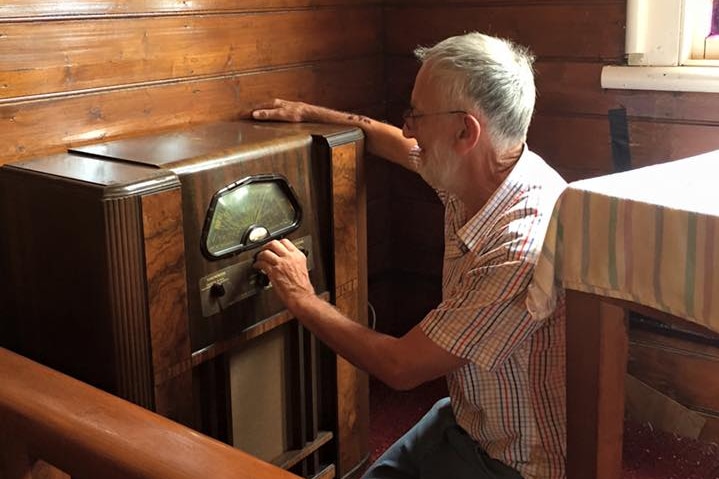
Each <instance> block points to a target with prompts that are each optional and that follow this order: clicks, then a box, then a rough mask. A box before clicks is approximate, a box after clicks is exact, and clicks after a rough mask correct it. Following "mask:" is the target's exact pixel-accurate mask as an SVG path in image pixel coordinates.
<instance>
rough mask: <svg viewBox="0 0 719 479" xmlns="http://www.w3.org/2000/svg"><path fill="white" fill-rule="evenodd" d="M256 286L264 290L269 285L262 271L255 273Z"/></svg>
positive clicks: (268, 280)
mask: <svg viewBox="0 0 719 479" xmlns="http://www.w3.org/2000/svg"><path fill="white" fill-rule="evenodd" d="M257 285H258V286H259V287H261V288H266V287H267V286H269V285H270V278H269V277H268V276H267V275H266V274H265V273H263V272H262V271H260V272H258V273H257Z"/></svg>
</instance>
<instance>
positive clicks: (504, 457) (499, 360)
mask: <svg viewBox="0 0 719 479" xmlns="http://www.w3.org/2000/svg"><path fill="white" fill-rule="evenodd" d="M565 186H566V183H565V182H564V180H563V179H562V178H561V177H560V176H559V175H558V174H557V173H556V172H555V171H554V170H553V169H552V168H550V167H549V166H548V165H547V164H546V163H545V162H544V161H543V160H542V159H541V158H540V157H539V156H537V155H536V154H534V153H532V152H530V151H528V150H527V149H526V147H525V151H524V152H523V154H522V156H521V157H520V159H519V160H518V162H517V164H516V165H515V167H514V168H513V170H512V171H511V173H510V174H509V176H508V177H507V178H506V180H505V181H504V182H503V183H502V185H501V186H500V187H499V188H498V189H497V191H496V192H495V193H494V194H493V196H492V197H491V198H490V200H489V201H488V202H487V204H486V205H485V206H484V207H483V208H482V210H480V211H479V212H478V213H477V214H476V215H474V216H473V217H472V218H467V217H466V212H465V208H464V206H463V204H462V202H461V201H460V200H459V199H458V198H456V197H453V196H450V195H446V194H444V193H442V192H440V193H439V194H440V197H441V198H442V201H443V202H444V204H445V208H446V212H445V254H444V271H443V284H442V302H441V304H440V305H439V306H437V308H435V309H434V310H432V311H431V312H430V313H429V314H428V315H427V316H426V317H425V318H424V319H423V320H422V323H421V327H422V330H423V331H424V332H425V334H426V335H427V336H428V337H429V338H430V339H431V340H433V341H434V342H435V343H437V344H438V345H439V346H441V347H442V348H444V349H445V350H447V351H449V352H450V353H452V354H454V355H456V356H459V357H462V358H465V359H467V360H468V361H469V362H468V363H467V364H466V365H465V366H463V367H462V368H460V369H459V370H457V371H454V372H452V373H451V374H449V375H448V376H447V383H448V387H449V393H450V397H451V400H452V407H453V410H454V412H455V415H456V418H457V422H458V423H459V425H460V426H462V427H463V428H464V429H465V430H466V431H467V432H468V433H469V434H470V435H471V436H472V437H473V438H474V439H475V440H476V441H477V442H478V443H479V445H480V447H482V448H483V449H484V450H485V451H486V452H487V453H488V454H489V455H490V456H491V457H493V458H495V459H498V460H500V461H502V462H504V463H506V464H508V465H510V466H511V467H513V468H515V469H517V470H518V471H519V472H520V473H521V474H522V475H523V476H524V477H525V478H527V479H529V478H532V479H534V478H542V479H558V478H564V477H565V458H566V412H565V411H566V407H565V382H566V373H565V365H564V360H565V343H564V321H565V317H564V301H563V299H564V298H563V292H559V294H560V297H559V298H558V299H557V305H558V306H557V309H556V310H555V312H554V314H553V315H552V316H550V317H549V318H545V319H538V318H534V317H532V315H531V314H530V313H529V311H528V309H527V305H526V300H527V286H528V285H529V283H530V281H531V279H532V274H533V272H534V266H535V264H536V262H537V259H538V257H539V253H540V252H541V248H542V242H543V240H544V235H545V233H546V228H547V223H548V221H549V217H550V216H551V213H552V210H553V207H554V204H555V202H556V199H557V197H558V196H559V194H560V193H561V191H562V190H563V189H564V187H565Z"/></svg>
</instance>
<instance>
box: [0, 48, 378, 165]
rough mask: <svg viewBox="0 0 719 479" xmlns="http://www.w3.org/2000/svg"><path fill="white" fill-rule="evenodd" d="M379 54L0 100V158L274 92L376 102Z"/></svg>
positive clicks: (228, 109)
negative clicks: (33, 98)
mask: <svg viewBox="0 0 719 479" xmlns="http://www.w3.org/2000/svg"><path fill="white" fill-rule="evenodd" d="M380 68H381V64H380V60H379V59H376V58H372V57H368V58H359V59H353V60H348V61H338V62H325V63H321V64H316V65H304V66H300V67H295V68H287V69H283V70H280V71H265V72H254V73H248V74H242V75H233V76H227V77H221V78H210V79H206V80H196V81H186V82H177V83H171V82H170V83H164V84H161V85H153V86H146V87H143V88H123V89H119V90H113V91H106V92H94V93H89V94H81V95H66V96H61V97H58V98H53V99H51V100H36V101H24V102H18V103H6V104H3V105H0V160H2V162H7V161H10V160H14V159H20V158H26V157H30V156H37V155H40V154H45V153H48V152H52V151H57V150H60V149H62V148H64V147H65V146H68V145H78V144H84V143H91V142H97V141H99V140H102V139H104V138H112V137H119V136H124V135H131V134H137V133H141V132H146V131H149V130H154V129H159V128H167V127H173V126H179V125H183V124H189V123H202V122H209V121H213V120H220V119H224V120H228V119H233V118H238V117H241V116H243V115H247V114H248V112H249V108H250V107H251V106H252V105H254V104H256V103H258V102H261V101H266V100H267V99H269V98H272V97H274V96H280V97H288V98H300V99H305V100H307V101H314V102H321V103H324V104H328V105H333V106H335V107H338V108H344V109H353V108H359V107H361V106H362V105H372V104H375V103H380V102H381V81H382V77H381V73H380Z"/></svg>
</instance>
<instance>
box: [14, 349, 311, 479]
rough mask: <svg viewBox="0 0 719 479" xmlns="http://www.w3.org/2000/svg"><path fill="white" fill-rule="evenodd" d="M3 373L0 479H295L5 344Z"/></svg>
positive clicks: (289, 474) (278, 469) (271, 466)
mask: <svg viewBox="0 0 719 479" xmlns="http://www.w3.org/2000/svg"><path fill="white" fill-rule="evenodd" d="M0 378H2V379H0V479H31V478H38V477H43V478H49V477H52V478H59V477H67V474H69V475H70V476H72V477H76V478H87V479H99V478H103V479H115V478H116V479H134V478H137V479H140V478H142V479H149V478H152V479H180V478H194V479H196V478H202V477H212V478H214V479H221V478H232V479H243V478H253V479H292V478H295V479H296V478H297V477H298V476H295V475H294V474H291V473H289V472H287V471H285V470H283V469H280V468H278V467H275V466H273V465H270V464H267V463H265V462H263V461H260V460H258V459H256V458H254V457H252V456H250V455H248V454H246V453H244V452H242V451H240V450H239V449H235V448H232V447H230V446H228V445H226V444H224V443H222V442H219V441H216V440H214V439H212V438H209V437H207V436H204V435H202V434H199V433H198V432H196V431H194V430H192V429H189V428H187V427H185V426H182V425H180V424H178V423H175V422H173V421H170V420H169V419H166V418H164V417H162V416H159V415H157V414H155V413H153V412H150V411H148V410H147V409H144V408H141V407H139V406H136V405H134V404H132V403H129V402H127V401H125V400H122V399H120V398H118V397H116V396H112V395H110V394H107V393H105V392H103V391H100V390H99V389H96V388H93V387H91V386H89V385H87V384H85V383H82V382H80V381H77V380H75V379H73V378H70V377H68V376H65V375H64V374H61V373H59V372H57V371H54V370H52V369H49V368H47V367H44V366H42V365H40V364H38V363H35V362H33V361H30V360H29V359H27V358H25V357H22V356H19V355H17V354H15V353H13V352H10V351H8V350H7V349H3V348H0ZM50 465H51V466H50Z"/></svg>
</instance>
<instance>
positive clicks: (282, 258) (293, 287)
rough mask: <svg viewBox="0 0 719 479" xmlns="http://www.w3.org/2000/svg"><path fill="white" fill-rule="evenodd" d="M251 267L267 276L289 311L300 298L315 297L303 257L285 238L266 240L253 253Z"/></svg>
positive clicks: (305, 258) (305, 260)
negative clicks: (261, 247) (264, 243)
mask: <svg viewBox="0 0 719 479" xmlns="http://www.w3.org/2000/svg"><path fill="white" fill-rule="evenodd" d="M253 267H254V268H255V269H259V270H261V271H263V272H264V273H265V274H266V275H267V277H268V278H269V279H270V282H271V283H272V286H273V288H274V289H275V291H276V292H277V295H278V296H279V297H280V299H281V300H282V302H283V303H284V304H285V306H287V308H288V309H289V310H290V311H292V310H293V306H294V305H295V304H297V302H298V301H301V300H302V298H306V297H313V296H315V290H314V288H313V287H312V283H311V282H310V276H309V272H308V271H307V257H306V256H305V255H304V253H302V251H300V250H299V249H297V247H296V246H295V245H294V244H293V243H292V241H290V240H288V239H286V238H285V239H281V240H279V241H277V240H273V241H270V242H269V243H267V244H266V245H265V247H264V248H263V249H262V251H260V252H259V253H258V254H257V257H256V261H255V264H254V265H253Z"/></svg>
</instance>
